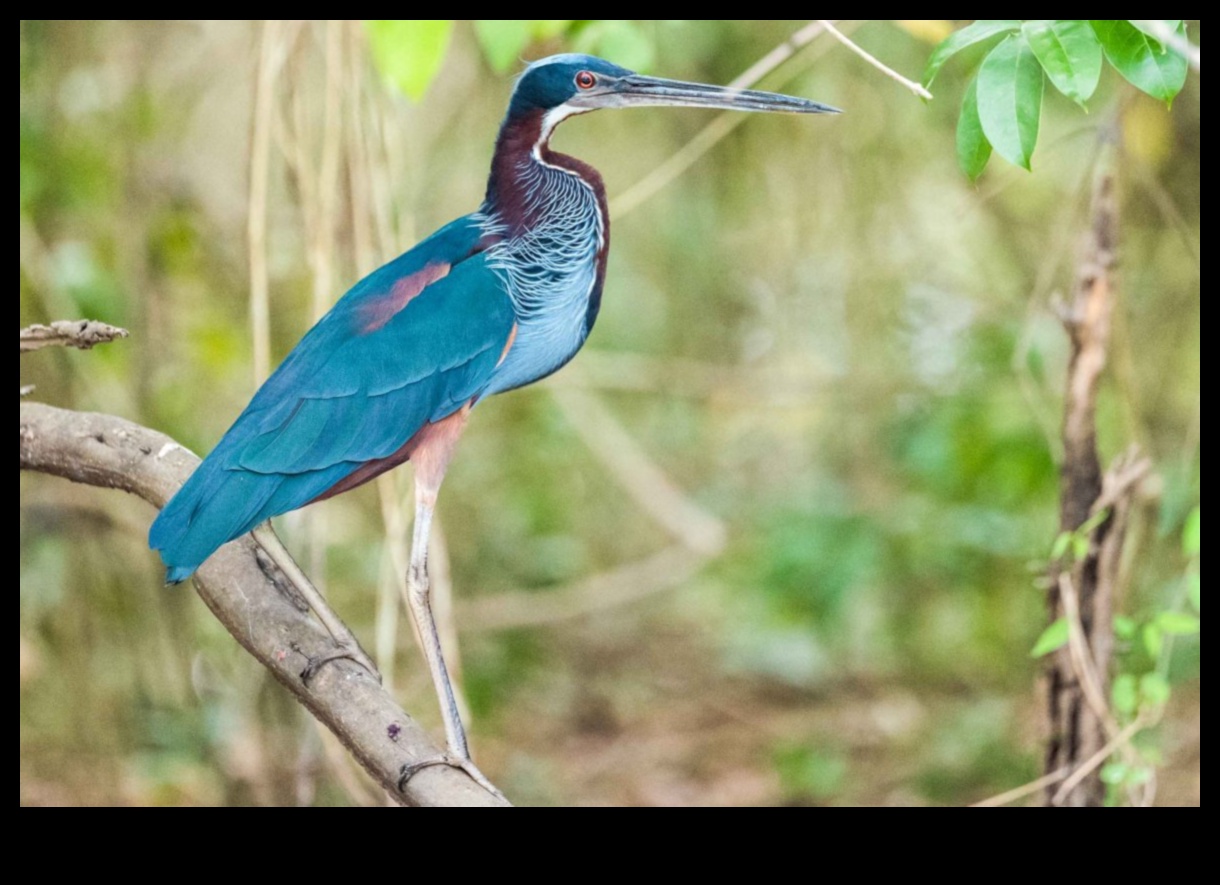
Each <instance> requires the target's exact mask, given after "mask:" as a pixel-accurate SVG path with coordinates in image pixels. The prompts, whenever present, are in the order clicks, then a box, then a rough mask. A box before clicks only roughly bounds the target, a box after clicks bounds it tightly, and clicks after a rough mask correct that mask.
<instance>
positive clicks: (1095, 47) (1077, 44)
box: [1021, 19, 1102, 107]
mask: <svg viewBox="0 0 1220 885" xmlns="http://www.w3.org/2000/svg"><path fill="white" fill-rule="evenodd" d="M1021 33H1022V34H1024V35H1025V40H1026V41H1027V42H1028V43H1029V48H1030V49H1032V50H1033V53H1034V55H1035V56H1037V58H1038V61H1039V63H1040V64H1041V65H1042V70H1044V71H1046V75H1047V76H1048V77H1050V80H1051V83H1053V84H1054V86H1055V88H1056V89H1058V90H1059V91H1060V92H1062V93H1063V94H1064V95H1066V96H1067V97H1068V98H1070V99H1072V101H1074V102H1076V103H1077V104H1079V105H1080V106H1081V107H1084V103H1085V102H1086V101H1087V100H1088V98H1089V96H1091V95H1092V94H1093V92H1094V90H1096V89H1097V81H1098V80H1100V79H1101V62H1102V52H1101V43H1099V42H1098V40H1097V34H1096V33H1094V31H1093V28H1092V27H1090V25H1089V23H1088V22H1087V21H1078V20H1070V19H1068V20H1064V19H1058V20H1055V19H1041V20H1036V21H1027V22H1026V23H1025V24H1024V25H1023V26H1022V27H1021Z"/></svg>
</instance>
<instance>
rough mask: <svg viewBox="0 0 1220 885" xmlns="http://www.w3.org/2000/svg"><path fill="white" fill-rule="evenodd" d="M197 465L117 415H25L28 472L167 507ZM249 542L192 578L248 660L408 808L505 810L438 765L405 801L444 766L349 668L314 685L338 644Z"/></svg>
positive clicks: (44, 410) (373, 684)
mask: <svg viewBox="0 0 1220 885" xmlns="http://www.w3.org/2000/svg"><path fill="white" fill-rule="evenodd" d="M198 463H199V459H198V458H197V457H196V456H195V455H193V454H191V453H190V452H189V451H187V450H186V449H184V448H183V447H182V446H180V445H178V444H177V443H176V442H174V441H173V440H172V439H170V438H169V437H167V436H165V435H164V434H161V433H157V432H156V431H154V430H149V429H148V428H146V427H141V426H140V425H138V424H133V423H132V422H130V421H125V420H123V419H121V418H116V417H113V416H111V415H100V414H95V413H90V412H73V411H69V410H66V409H57V408H54V407H52V406H47V405H43V404H40V403H22V404H21V469H22V470H35V471H39V472H41V473H49V474H52V475H54V476H60V477H63V478H65V479H68V480H71V481H73V482H79V483H84V484H86V485H92V486H99V487H102V488H110V489H121V490H122V491H125V492H130V493H132V494H134V495H137V496H138V497H140V498H143V499H144V500H146V501H148V502H149V503H151V504H153V505H155V506H157V507H160V506H162V505H163V504H164V503H165V502H166V501H167V500H168V499H169V497H170V496H171V495H172V494H173V493H174V492H175V491H176V490H177V489H178V487H179V486H180V485H181V484H182V482H183V481H184V480H185V479H186V478H187V477H188V476H190V474H191V472H192V471H193V470H194V469H195V466H196V465H197V464H198ZM259 550H260V548H259V547H258V546H257V545H256V544H255V543H254V541H253V540H252V539H251V538H250V536H249V535H246V536H244V537H242V538H239V539H237V540H236V541H233V542H231V543H229V544H226V545H224V546H223V547H221V548H220V550H218V551H217V552H216V553H215V554H214V555H213V556H212V557H211V558H210V559H208V561H207V562H205V563H204V564H203V566H201V567H200V569H199V571H198V572H197V573H196V575H195V581H194V583H195V589H196V591H197V592H198V593H199V596H200V597H201V598H202V599H203V601H204V603H205V604H206V605H207V606H208V608H210V609H211V610H212V612H213V614H215V615H216V617H217V618H218V619H219V620H220V622H221V623H222V624H224V626H225V628H226V629H227V630H228V631H229V632H230V633H232V634H233V637H234V638H235V639H236V640H237V641H238V642H239V643H240V644H241V645H242V647H243V648H245V649H246V651H248V652H250V654H252V655H254V657H255V658H257V659H258V661H259V662H260V663H261V664H262V665H263V666H265V667H266V668H267V669H268V670H270V671H271V673H272V674H273V675H274V676H275V678H276V679H278V680H279V682H280V683H281V684H282V685H283V686H284V687H285V688H287V689H288V690H289V691H290V692H291V693H292V694H293V695H294V696H295V697H296V698H297V700H299V701H300V702H301V703H302V704H304V705H305V708H306V709H308V710H309V712H310V713H311V714H312V715H313V716H315V717H316V718H317V719H318V720H319V721H320V722H322V723H323V724H324V725H325V726H326V727H327V728H329V729H330V730H331V731H332V732H334V734H335V735H336V736H337V737H338V738H339V740H340V741H342V742H343V744H344V746H346V747H347V749H348V750H349V751H350V752H351V753H352V755H353V756H355V758H356V759H357V760H358V761H359V762H360V764H361V765H363V766H364V768H365V770H367V771H368V773H369V774H370V775H371V776H372V777H373V779H374V780H376V781H377V782H378V783H379V784H381V786H383V787H384V788H385V789H386V790H387V791H388V792H389V794H390V795H391V796H393V797H394V799H395V800H397V801H398V802H400V803H402V804H408V805H423V806H451V805H459V806H496V805H504V804H505V803H504V802H503V801H501V800H500V799H498V798H497V797H496V796H493V795H492V794H491V793H489V792H487V791H486V790H484V789H483V788H482V787H481V786H479V785H478V784H476V783H475V782H474V781H473V780H471V779H470V778H469V777H467V776H466V775H465V774H464V773H463V772H461V771H459V770H457V769H455V768H450V767H448V766H443V765H437V766H431V767H428V768H424V769H422V770H420V771H419V772H418V773H417V774H416V775H415V776H414V777H412V778H411V779H410V780H409V781H408V782H407V784H406V785H405V787H404V788H403V789H401V790H400V789H399V786H398V780H399V774H400V772H401V770H402V768H403V766H404V765H407V764H409V763H412V762H418V761H421V760H425V759H434V758H436V757H438V756H440V755H441V749H440V748H439V747H437V746H436V745H435V744H434V743H433V742H432V740H431V739H430V738H429V737H428V735H427V733H426V732H425V731H424V730H423V729H422V728H421V727H420V726H419V724H418V723H416V722H415V720H414V719H412V718H411V717H410V716H409V715H408V714H407V713H405V712H404V711H403V710H402V708H401V707H399V706H398V704H397V703H395V701H394V699H393V698H392V697H390V695H389V694H388V693H387V692H386V691H385V689H384V688H382V686H381V684H380V683H379V682H378V681H377V679H376V678H375V677H374V676H373V675H371V674H370V673H369V672H368V671H366V670H365V669H364V668H363V667H360V666H357V665H356V664H354V663H351V662H349V661H346V660H338V661H334V662H332V663H329V664H327V665H326V666H324V667H322V668H321V670H319V671H318V672H317V674H316V675H314V676H313V677H312V678H311V679H310V680H309V682H305V681H304V680H303V679H302V678H301V675H300V673H301V670H302V668H303V667H304V666H305V665H306V663H307V662H308V661H310V660H312V659H314V658H316V657H318V656H320V655H323V654H325V653H326V652H328V651H331V650H333V648H334V643H333V641H332V640H331V638H330V635H329V634H328V633H327V632H326V631H325V630H324V629H323V628H322V627H321V625H319V624H318V623H317V622H316V621H314V620H312V619H311V618H310V616H309V613H308V611H307V610H306V609H305V608H304V606H303V605H302V603H301V602H300V601H299V600H298V599H296V597H295V596H294V595H293V594H292V592H291V590H290V589H289V587H290V586H291V585H290V584H289V583H288V582H287V581H285V580H283V579H282V577H281V576H280V574H279V572H278V571H277V570H274V568H273V567H272V566H270V565H269V563H268V560H267V558H266V557H265V556H263V557H262V562H261V563H260V557H259V555H258V552H259Z"/></svg>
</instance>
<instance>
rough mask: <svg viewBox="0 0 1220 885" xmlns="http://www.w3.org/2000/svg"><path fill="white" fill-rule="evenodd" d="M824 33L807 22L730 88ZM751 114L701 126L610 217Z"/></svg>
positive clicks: (616, 203)
mask: <svg viewBox="0 0 1220 885" xmlns="http://www.w3.org/2000/svg"><path fill="white" fill-rule="evenodd" d="M824 33H826V29H825V28H824V27H822V25H821V23H820V22H813V23H812V24H808V25H806V26H805V27H803V28H801V29H800V30H799V31H797V32H796V33H795V34H793V35H792V36H791V37H789V38H788V39H787V40H785V41H784V42H783V43H781V44H780V45H779V46H776V47H775V48H774V49H772V50H771V51H770V52H768V53H767V54H766V55H764V56H763V57H762V58H760V59H759V60H758V61H756V62H755V63H754V64H752V65H750V67H749V68H747V69H746V70H745V72H744V73H742V74H741V75H740V76H739V77H737V78H736V79H734V80H733V81H732V82H731V83H729V84H728V85H729V87H730V88H733V89H749V88H750V87H752V86H754V85H755V84H757V83H758V81H759V80H761V79H762V78H763V77H765V76H766V75H767V74H769V73H771V72H772V71H773V70H775V69H776V68H778V67H779V66H780V65H781V64H783V63H784V62H786V61H787V60H788V59H790V58H792V57H793V56H794V55H796V53H797V52H798V51H800V50H801V49H804V48H805V47H806V46H808V45H809V44H810V43H812V42H813V41H814V40H815V39H816V38H817V37H820V36H821V35H822V34H824ZM827 45H830V44H827ZM751 116H752V115H751V114H742V113H738V112H737V111H724V112H723V113H721V114H719V115H718V116H717V117H715V118H714V119H713V120H712V122H710V123H708V124H707V125H706V126H704V127H703V128H702V129H700V130H699V132H698V133H697V134H696V135H695V137H694V138H692V139H691V140H690V141H688V142H687V143H686V144H684V145H683V146H682V147H681V148H679V149H678V150H676V151H674V153H672V154H670V155H669V156H668V157H667V158H666V159H665V160H664V162H662V163H661V164H660V165H659V166H657V167H656V168H655V169H653V170H652V171H651V172H649V173H648V174H647V175H645V176H644V177H643V178H641V179H640V180H639V181H637V182H636V183H635V184H633V185H631V187H629V188H627V190H625V191H623V192H622V193H621V194H618V195H616V196H615V197H614V198H613V199H611V200H610V215H611V217H612V218H614V219H616V220H617V219H620V218H622V217H623V216H624V215H626V214H627V213H628V212H630V211H632V210H633V209H637V208H639V207H640V206H641V205H643V204H644V203H645V202H647V200H648V199H649V198H650V197H652V196H653V195H654V194H656V193H657V192H658V191H660V190H661V189H662V188H663V187H665V186H666V185H667V184H669V183H670V182H671V181H673V180H674V179H675V178H677V177H678V176H679V175H681V174H682V173H683V172H685V171H686V170H687V169H689V168H690V167H691V166H693V165H694V163H695V161H696V160H698V159H699V158H700V157H702V156H703V155H704V154H706V153H707V152H708V151H709V150H711V148H712V147H713V146H714V145H715V144H716V143H717V142H719V141H720V140H721V139H722V138H724V137H725V136H726V135H728V134H729V133H730V132H732V131H733V130H734V129H736V128H737V127H738V126H740V125H741V124H742V123H744V122H745V121H746V120H747V119H748V118H749V117H751Z"/></svg>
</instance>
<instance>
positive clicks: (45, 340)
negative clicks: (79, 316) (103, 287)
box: [21, 320, 127, 353]
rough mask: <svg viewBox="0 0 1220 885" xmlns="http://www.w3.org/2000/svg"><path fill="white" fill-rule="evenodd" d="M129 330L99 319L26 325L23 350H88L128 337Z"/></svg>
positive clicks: (23, 333) (22, 342)
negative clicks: (101, 321)
mask: <svg viewBox="0 0 1220 885" xmlns="http://www.w3.org/2000/svg"><path fill="white" fill-rule="evenodd" d="M126 337H127V330H126V329H120V328H119V327H118V326H110V325H107V324H106V323H99V322H98V321H97V320H56V321H55V322H53V323H51V325H49V326H41V325H37V324H35V325H33V326H26V327H25V328H24V329H22V330H21V352H22V353H29V352H30V351H31V350H41V349H42V348H44V347H53V346H55V347H75V348H78V349H79V350H88V349H89V348H91V347H94V346H96V345H98V344H106V343H107V342H109V341H113V340H115V339H116V338H126Z"/></svg>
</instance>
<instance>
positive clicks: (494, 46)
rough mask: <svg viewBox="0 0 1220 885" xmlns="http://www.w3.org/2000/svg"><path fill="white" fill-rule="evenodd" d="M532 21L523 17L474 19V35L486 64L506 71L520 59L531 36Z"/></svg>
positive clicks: (497, 69)
mask: <svg viewBox="0 0 1220 885" xmlns="http://www.w3.org/2000/svg"><path fill="white" fill-rule="evenodd" d="M533 30H534V29H533V23H532V22H531V21H530V20H529V19H524V18H507V19H483V18H480V19H476V20H475V23H474V35H475V37H476V38H477V39H478V41H479V46H480V47H481V48H482V50H483V55H484V56H485V57H486V58H487V62H488V64H490V65H491V66H492V68H493V69H494V70H496V71H501V72H503V71H507V70H508V69H509V68H510V67H512V66H513V65H514V64H515V63H517V62H518V61H520V60H521V52H522V50H524V49H525V47H526V46H528V45H529V42H530V38H531V37H532V36H533Z"/></svg>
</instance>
